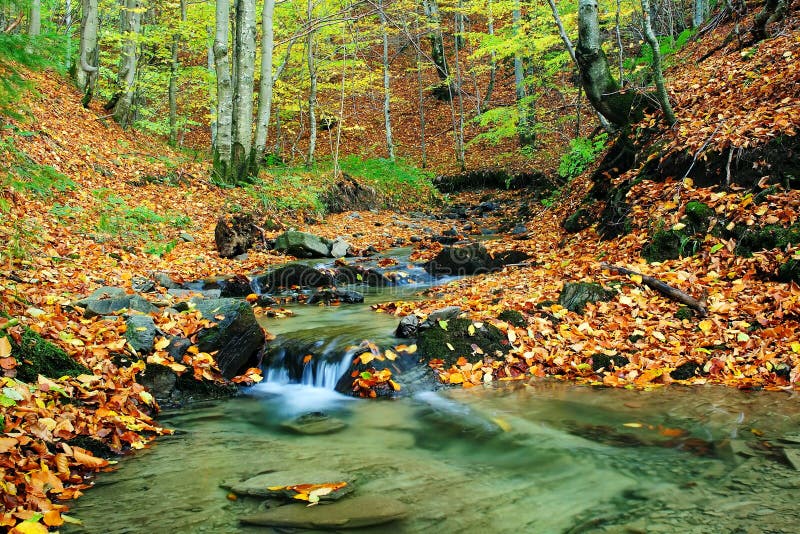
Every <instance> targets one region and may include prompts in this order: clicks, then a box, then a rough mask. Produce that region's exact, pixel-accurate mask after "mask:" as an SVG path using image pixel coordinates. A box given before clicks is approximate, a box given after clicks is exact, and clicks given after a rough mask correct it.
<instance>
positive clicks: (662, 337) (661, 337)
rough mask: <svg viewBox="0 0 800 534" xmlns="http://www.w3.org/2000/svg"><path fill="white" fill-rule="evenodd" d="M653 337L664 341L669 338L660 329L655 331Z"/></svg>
mask: <svg viewBox="0 0 800 534" xmlns="http://www.w3.org/2000/svg"><path fill="white" fill-rule="evenodd" d="M653 337H654V338H656V339H657V340H659V341H660V342H662V343H664V342H665V341H666V340H667V338H666V337H664V334H662V333H661V332H659V331H658V330H655V331H653Z"/></svg>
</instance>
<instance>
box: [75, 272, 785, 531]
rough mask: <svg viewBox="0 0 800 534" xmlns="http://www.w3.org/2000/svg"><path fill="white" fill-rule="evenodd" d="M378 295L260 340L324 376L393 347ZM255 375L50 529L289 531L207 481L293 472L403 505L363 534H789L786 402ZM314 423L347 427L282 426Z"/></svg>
mask: <svg viewBox="0 0 800 534" xmlns="http://www.w3.org/2000/svg"><path fill="white" fill-rule="evenodd" d="M416 289H419V288H418V287H417V288H407V289H406V290H405V291H407V292H409V294H410V292H412V291H413V290H416ZM395 291H396V290H395ZM389 298H392V299H394V298H398V295H397V294H396V293H395V294H393V295H388V296H387V295H385V294H382V293H381V292H380V291H372V293H371V294H368V295H367V302H368V303H367V304H366V305H350V306H345V305H342V306H340V307H338V308H323V307H317V306H298V307H297V308H296V309H295V311H296V312H297V316H296V317H294V318H290V319H282V320H272V321H270V322H269V324H267V328H268V329H270V330H271V331H272V332H274V333H276V334H279V340H280V339H282V338H281V336H284V338H283V339H287V340H288V339H301V340H313V339H317V340H319V341H320V343H319V344H320V345H321V346H323V351H327V352H328V353H330V355H331V357H330V359H329V362H330V363H329V367H326V369H325V370H326V371H330V372H333V371H332V370H331V369H332V368H334V367H335V366H336V365H337V363H338V361H339V360H340V359H341V356H337V354H339V355H341V354H343V352H344V350H345V349H346V347H347V346H349V345H351V344H357V343H358V342H360V341H361V340H362V339H372V340H373V341H376V342H379V343H380V342H386V341H390V340H391V339H392V338H391V332H392V330H393V329H394V327H395V326H396V323H397V320H396V319H395V318H392V317H387V316H385V315H381V314H375V313H374V312H372V311H370V310H369V307H368V304H369V302H374V301H377V300H386V299H389ZM267 374H268V376H269V378H270V379H269V380H268V381H267V382H266V383H263V384H260V385H258V386H256V387H254V388H252V389H251V390H250V391H248V394H247V395H246V396H243V397H241V398H236V399H232V400H227V401H223V402H217V403H213V404H206V405H202V406H194V407H190V408H188V409H184V410H180V411H175V412H171V413H164V414H162V416H161V419H160V420H161V423H162V424H163V425H166V426H168V427H172V428H174V429H176V433H175V435H174V436H170V437H165V438H161V439H159V440H157V442H156V443H154V444H153V445H152V446H151V447H150V448H148V449H146V450H143V451H139V452H137V453H136V454H135V455H132V456H130V457H127V458H124V459H122V460H121V461H120V463H119V465H118V466H117V469H116V470H115V471H113V472H110V473H104V474H101V475H100V476H99V477H98V479H97V482H96V488H94V489H92V490H91V491H88V492H87V493H86V495H85V496H83V497H81V498H80V499H79V500H77V501H75V502H73V503H72V504H73V507H72V510H71V512H70V515H72V516H75V517H77V518H79V519H80V520H82V521H83V526H80V527H75V526H74V527H70V528H65V529H62V530H63V531H64V532H68V533H69V532H90V533H140V532H141V533H160V532H164V533H195V532H197V533H236V532H293V531H294V530H290V529H272V528H269V527H248V526H242V525H240V524H239V523H238V518H239V517H241V516H244V515H248V514H250V513H252V512H253V511H255V510H257V508H258V506H259V502H258V501H257V500H251V499H246V498H240V499H238V500H235V501H232V500H228V499H227V498H226V495H227V491H226V490H224V489H222V488H221V487H220V484H221V483H223V482H224V481H238V480H241V479H244V478H249V477H251V476H254V475H256V474H258V473H262V472H265V471H270V470H285V469H292V468H303V469H304V470H309V469H310V470H317V469H318V470H320V471H331V470H333V471H337V472H341V473H343V474H346V475H347V476H348V478H352V479H354V480H355V482H354V487H355V494H357V495H383V496H388V497H392V498H394V499H398V500H400V501H403V502H404V503H406V504H407V505H408V506H409V508H410V511H411V513H410V515H409V517H408V518H407V519H404V520H402V521H399V522H395V523H393V524H388V525H384V526H381V527H374V528H372V529H370V528H367V529H360V530H359V531H361V532H420V533H421V532H426V533H427V532H476V533H488V532H492V533H495V532H509V533H513V532H537V533H538V532H542V533H550V532H553V533H560V532H574V533H577V532H618V533H623V532H665V533H667V532H681V533H682V532H697V533H708V532H739V533H748V534H749V533H756V532H787V533H789V532H800V517H798V508H797V506H798V504H797V503H800V471H797V470H795V469H794V468H793V467H791V465H790V463H789V462H788V461H787V460H786V457H785V455H784V452H783V449H784V448H787V449H790V452H791V451H796V450H800V398H798V397H797V395H796V394H789V393H766V392H742V391H736V390H731V389H724V388H718V387H693V388H684V387H671V388H666V389H658V390H654V391H627V390H612V389H595V388H589V387H581V386H574V385H570V384H564V383H559V382H553V381H542V380H538V381H531V382H527V383H522V382H515V383H505V384H495V385H491V386H488V387H485V388H473V389H469V390H462V389H457V390H440V391H438V392H432V391H427V392H426V391H418V392H416V393H415V394H413V395H412V396H410V397H406V398H402V399H399V400H395V401H367V400H356V399H351V398H347V397H344V396H341V395H339V394H337V393H335V392H334V391H332V390H331V389H327V388H322V387H314V385H313V384H314V382H315V381H314V380H307V381H306V382H307V383H306V384H288V383H286V382H287V380H286V377H285V376H283V375H281V373H280V372H278V370H273V372H270V373H267ZM317 383H318V384H319V382H317ZM312 411H324V412H325V413H327V414H329V415H332V416H335V417H337V418H339V419H341V420H342V421H344V422H345V423H346V424H347V427H346V428H345V429H344V430H342V431H340V432H338V433H334V434H328V435H312V436H308V435H299V434H295V433H292V432H290V431H288V430H286V429H285V428H284V427H283V426H281V423H282V422H285V421H287V420H290V419H292V418H294V417H296V416H299V415H302V414H304V413H308V412H312ZM737 451H744V452H745V453H747V454H746V455H742V454H737ZM798 467H800V466H798Z"/></svg>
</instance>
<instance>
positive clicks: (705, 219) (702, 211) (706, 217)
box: [684, 201, 714, 234]
mask: <svg viewBox="0 0 800 534" xmlns="http://www.w3.org/2000/svg"><path fill="white" fill-rule="evenodd" d="M685 213H686V217H685V218H684V224H686V230H687V233H690V234H705V233H706V232H708V227H709V225H710V224H711V218H712V217H713V216H714V210H712V209H711V208H709V207H708V206H707V205H705V204H703V203H702V202H696V201H692V202H688V203H687V204H686V210H685Z"/></svg>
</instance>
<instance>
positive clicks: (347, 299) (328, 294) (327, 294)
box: [308, 289, 364, 304]
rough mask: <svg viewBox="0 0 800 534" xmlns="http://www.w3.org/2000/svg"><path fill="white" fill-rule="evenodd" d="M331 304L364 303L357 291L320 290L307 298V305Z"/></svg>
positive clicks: (362, 296)
mask: <svg viewBox="0 0 800 534" xmlns="http://www.w3.org/2000/svg"><path fill="white" fill-rule="evenodd" d="M320 302H322V303H325V304H331V303H333V302H343V303H345V304H359V303H361V302H364V295H362V294H361V293H359V292H358V291H349V290H345V289H321V290H319V291H317V292H316V293H314V294H313V295H311V296H310V297H309V298H308V304H317V303H320Z"/></svg>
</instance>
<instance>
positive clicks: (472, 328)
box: [467, 324, 475, 336]
mask: <svg viewBox="0 0 800 534" xmlns="http://www.w3.org/2000/svg"><path fill="white" fill-rule="evenodd" d="M467 333H468V334H469V335H471V336H474V335H475V325H472V324H471V325H469V326H468V327H467Z"/></svg>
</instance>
